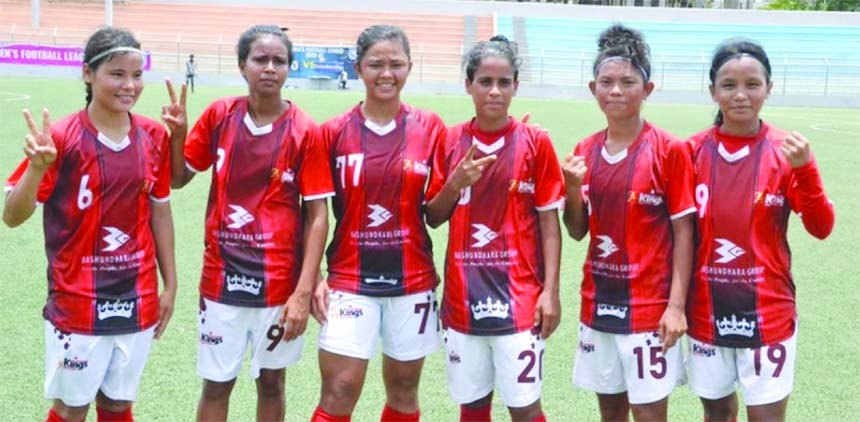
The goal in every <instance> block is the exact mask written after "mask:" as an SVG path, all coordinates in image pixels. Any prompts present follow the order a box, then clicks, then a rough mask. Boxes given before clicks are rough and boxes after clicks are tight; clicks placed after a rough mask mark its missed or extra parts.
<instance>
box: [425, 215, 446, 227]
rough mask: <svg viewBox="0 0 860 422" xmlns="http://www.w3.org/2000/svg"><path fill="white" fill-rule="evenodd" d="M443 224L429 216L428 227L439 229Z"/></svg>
mask: <svg viewBox="0 0 860 422" xmlns="http://www.w3.org/2000/svg"><path fill="white" fill-rule="evenodd" d="M442 223H443V221H441V220H439V219H438V218H432V217H430V216H427V225H428V226H430V228H431V229H435V228H438V227H439V226H441V225H442Z"/></svg>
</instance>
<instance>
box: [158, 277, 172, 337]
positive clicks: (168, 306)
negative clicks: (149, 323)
mask: <svg viewBox="0 0 860 422" xmlns="http://www.w3.org/2000/svg"><path fill="white" fill-rule="evenodd" d="M174 303H176V288H165V289H164V291H163V292H161V296H159V297H158V325H156V326H155V339H156V340H158V339H159V338H161V335H162V334H164V330H165V329H167V324H168V323H169V322H170V318H171V317H172V316H173V305H174Z"/></svg>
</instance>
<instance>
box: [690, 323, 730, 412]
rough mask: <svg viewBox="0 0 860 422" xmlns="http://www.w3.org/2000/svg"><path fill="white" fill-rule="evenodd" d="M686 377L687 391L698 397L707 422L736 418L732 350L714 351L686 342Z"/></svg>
mask: <svg viewBox="0 0 860 422" xmlns="http://www.w3.org/2000/svg"><path fill="white" fill-rule="evenodd" d="M688 344H689V348H688V353H687V375H688V376H689V385H690V389H691V390H692V391H693V393H694V394H696V395H697V396H699V398H700V399H701V401H702V408H703V410H704V420H705V421H708V422H721V421H727V422H728V421H735V420H736V419H737V417H738V398H737V395H735V388H736V383H737V380H738V370H739V368H738V366H737V362H736V349H732V348H728V347H718V346H714V345H712V344H708V343H704V342H701V341H698V340H696V339H694V338H688Z"/></svg>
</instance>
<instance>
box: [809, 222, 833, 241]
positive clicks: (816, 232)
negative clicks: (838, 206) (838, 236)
mask: <svg viewBox="0 0 860 422" xmlns="http://www.w3.org/2000/svg"><path fill="white" fill-rule="evenodd" d="M808 231H809V234H811V235H812V237H814V238H816V239H818V240H824V239H827V237H829V236H830V233H833V222H832V221H831V222H830V224H827V225H826V226H822V227H816V228H814V229H810V230H808Z"/></svg>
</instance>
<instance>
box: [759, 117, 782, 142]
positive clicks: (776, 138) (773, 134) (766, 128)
mask: <svg viewBox="0 0 860 422" xmlns="http://www.w3.org/2000/svg"><path fill="white" fill-rule="evenodd" d="M761 124H762V126H763V127H762V134H763V135H764V138H765V139H768V140H770V141H771V143H776V144H777V145H779V144H781V143H782V140H783V139H785V137H786V136H788V132H787V131H785V130H782V129H780V128H778V127H776V126H773V125H771V124H770V123H767V122H765V121H762V122H761Z"/></svg>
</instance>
